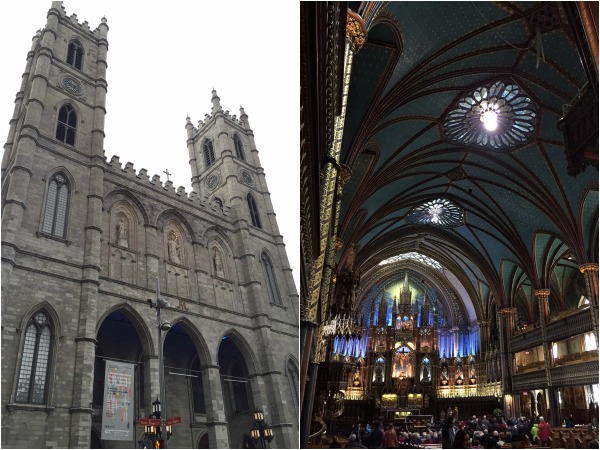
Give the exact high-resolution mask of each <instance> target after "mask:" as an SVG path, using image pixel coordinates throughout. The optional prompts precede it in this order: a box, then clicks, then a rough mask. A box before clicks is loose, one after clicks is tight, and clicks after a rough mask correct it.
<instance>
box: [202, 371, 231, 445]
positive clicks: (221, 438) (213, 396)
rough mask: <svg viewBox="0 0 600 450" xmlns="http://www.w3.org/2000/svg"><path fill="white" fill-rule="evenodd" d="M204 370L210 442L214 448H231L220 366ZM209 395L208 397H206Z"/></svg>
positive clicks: (207, 425) (203, 384)
mask: <svg viewBox="0 0 600 450" xmlns="http://www.w3.org/2000/svg"><path fill="white" fill-rule="evenodd" d="M202 370H203V371H202V387H203V390H204V392H205V394H204V395H205V397H204V400H205V404H206V427H207V428H208V442H209V443H210V446H211V447H212V448H229V433H228V426H227V425H228V424H227V418H226V416H225V403H224V399H223V387H222V386H221V372H220V370H219V366H214V365H209V366H206V367H204V368H203V369H202ZM207 394H208V397H207V396H206V395H207Z"/></svg>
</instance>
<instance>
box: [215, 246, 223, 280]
mask: <svg viewBox="0 0 600 450" xmlns="http://www.w3.org/2000/svg"><path fill="white" fill-rule="evenodd" d="M213 264H214V265H215V273H216V275H217V276H219V277H221V278H223V277H224V276H225V273H224V272H223V259H222V258H221V252H220V251H219V250H217V249H216V248H215V254H214V256H213Z"/></svg>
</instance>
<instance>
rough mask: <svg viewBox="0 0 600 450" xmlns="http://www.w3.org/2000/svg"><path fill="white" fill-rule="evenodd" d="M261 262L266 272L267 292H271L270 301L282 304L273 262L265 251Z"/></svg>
mask: <svg viewBox="0 0 600 450" xmlns="http://www.w3.org/2000/svg"><path fill="white" fill-rule="evenodd" d="M260 263H261V265H262V267H263V272H264V273H265V280H266V282H267V292H268V294H269V301H270V302H271V303H272V304H275V305H278V306H282V302H281V296H280V295H279V289H278V288H277V282H276V281H275V272H274V271H273V264H272V263H271V260H270V259H269V257H268V256H267V254H266V253H263V254H262V255H261V256H260Z"/></svg>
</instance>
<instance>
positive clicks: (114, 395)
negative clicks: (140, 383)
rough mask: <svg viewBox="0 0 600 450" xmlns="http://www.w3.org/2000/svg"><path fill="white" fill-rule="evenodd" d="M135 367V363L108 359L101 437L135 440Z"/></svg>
mask: <svg viewBox="0 0 600 450" xmlns="http://www.w3.org/2000/svg"><path fill="white" fill-rule="evenodd" d="M133 369H134V367H133V364H128V363H122V362H117V361H109V360H106V371H105V373H104V409H103V413H102V436H101V439H105V440H109V441H131V440H133V433H134V431H135V423H134V421H133V398H134V397H133V393H134V390H133V388H134V386H133V383H134V377H133V373H134V372H133Z"/></svg>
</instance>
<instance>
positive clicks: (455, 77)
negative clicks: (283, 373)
mask: <svg viewBox="0 0 600 450" xmlns="http://www.w3.org/2000/svg"><path fill="white" fill-rule="evenodd" d="M597 9H598V6H597V3H594V4H593V5H591V4H590V3H588V2H581V3H580V4H578V5H575V4H573V3H564V2H559V3H556V2H531V3H520V2H502V3H497V2H390V3H375V2H373V3H369V2H366V3H365V2H363V3H359V2H335V3H328V4H327V5H324V4H310V3H303V4H302V6H301V88H302V96H301V110H302V115H301V143H302V147H301V173H302V180H301V181H302V187H303V191H302V192H303V195H302V197H301V223H302V230H301V231H302V240H301V250H302V262H303V272H302V274H303V278H302V285H301V302H302V322H301V323H302V330H303V332H302V343H301V348H302V352H303V361H302V369H301V373H300V377H301V391H302V392H301V394H302V400H301V405H302V419H301V421H302V431H301V441H302V442H303V443H304V445H307V444H308V443H309V441H310V439H311V436H312V437H317V438H318V437H319V432H320V431H322V429H323V427H322V423H321V421H322V422H324V423H325V424H327V425H328V426H331V422H335V423H336V424H337V425H343V424H344V423H345V422H344V421H348V420H349V419H348V418H349V417H360V418H361V420H367V419H373V418H374V417H382V418H385V419H386V420H387V419H389V420H396V419H397V420H404V421H412V422H413V423H415V422H418V421H420V420H433V419H437V420H439V411H441V410H446V409H447V408H449V407H452V408H454V407H455V406H458V407H459V414H460V411H461V409H462V411H463V413H464V414H467V413H469V412H470V413H473V414H483V413H488V414H491V413H492V411H493V410H494V409H496V408H500V409H502V410H503V412H504V414H506V416H507V417H509V416H512V417H518V416H519V415H520V414H522V413H523V410H522V408H521V406H522V405H521V402H520V399H521V398H522V397H523V392H527V391H528V390H530V389H538V390H541V392H542V397H540V398H544V399H548V411H546V412H547V417H549V418H550V420H551V421H552V422H553V423H554V424H560V423H561V417H562V416H563V415H564V414H566V413H567V411H566V410H565V407H564V405H565V403H564V401H562V402H561V401H559V400H558V397H559V395H562V393H563V392H568V393H569V394H571V393H570V392H569V391H570V389H571V388H570V387H567V385H572V384H576V385H577V386H576V387H574V388H573V389H575V391H576V392H577V394H578V395H579V397H578V398H579V401H578V402H573V403H572V404H571V408H572V409H573V411H572V412H574V413H575V414H577V415H579V416H580V420H582V421H583V420H586V421H589V420H591V419H590V415H589V411H588V406H589V405H590V404H594V403H595V402H598V400H599V398H598V372H597V364H598V362H597V361H598V351H597V343H598V338H597V336H598V319H597V315H598V314H597V313H598V310H597V298H598V287H597V286H598V284H597V283H598V282H597V277H598V245H597V241H598V121H597V117H598V114H597V110H598V89H597V86H598V72H597V70H598V57H597V53H595V55H594V53H593V51H592V50H591V48H593V47H594V42H596V44H595V45H596V46H597V39H598V35H597V31H596V30H597ZM594 23H595V24H596V28H595V29H594V26H592V25H591V24H594ZM432 30H436V31H435V32H432ZM590 42H591V44H590ZM586 108H587V109H586ZM583 111H588V113H587V114H585V113H583ZM581 114H584V115H585V117H586V118H585V119H584V116H582V115H581ZM573 129H577V130H578V133H579V134H577V137H575V135H574V134H573V133H572V132H571V131H569V130H573ZM582 298H584V299H585V300H586V301H587V303H585V302H583V303H582V302H580V299H582ZM565 321H566V322H565ZM575 323H577V326H575V328H576V330H577V331H576V332H575V331H573V328H572V326H571V325H570V324H575ZM587 333H591V335H590V336H591V337H590V338H588V341H587V342H588V343H587V344H586V343H585V342H586V341H585V339H586V337H585V336H586V335H588V334H587ZM569 339H573V340H574V341H573V342H571V344H567V343H566V342H565V341H569ZM569 342H570V341H569ZM553 345H554V347H553ZM569 345H571V346H570V347H569ZM567 347H568V348H567ZM552 348H556V349H557V350H556V351H555V352H554V354H552ZM561 349H562V350H561ZM513 355H514V356H513ZM567 371H570V376H573V375H574V376H575V379H576V381H574V380H573V378H571V379H570V380H569V381H567V379H566V377H567V375H566V373H567ZM546 373H548V375H547V376H546V375H545V374H546ZM327 399H329V400H328V401H327ZM534 403H535V400H534ZM530 406H531V402H530V403H529V404H528V406H527V408H529V409H530ZM530 413H531V411H530Z"/></svg>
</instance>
